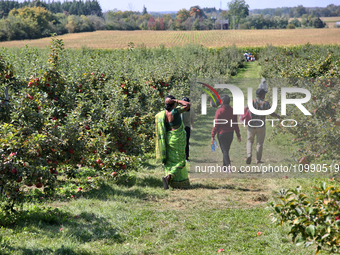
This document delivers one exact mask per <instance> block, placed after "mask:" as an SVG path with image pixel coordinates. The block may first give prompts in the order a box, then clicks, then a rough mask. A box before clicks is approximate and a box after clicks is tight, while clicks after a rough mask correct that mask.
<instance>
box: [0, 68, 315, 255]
mask: <svg viewBox="0 0 340 255" xmlns="http://www.w3.org/2000/svg"><path fill="white" fill-rule="evenodd" d="M258 71H259V67H258V66H257V64H256V63H247V65H246V67H245V68H244V70H241V71H240V73H239V75H238V76H239V77H247V78H254V77H256V76H258ZM241 85H242V84H241ZM247 85H248V84H246V83H244V84H243V85H242V86H243V87H242V88H243V89H244V88H245V87H246V86H247ZM257 85H258V84H257V83H254V84H253V86H254V87H256V86H257ZM210 110H214V109H210ZM200 118H202V119H198V120H197V121H201V122H202V124H201V125H199V126H197V125H196V127H195V129H194V131H195V132H197V134H199V133H200V132H201V133H202V134H203V133H204V131H205V129H207V130H210V129H211V127H210V124H209V123H211V122H210V120H209V119H208V118H207V119H204V118H203V117H200ZM241 132H242V137H243V141H242V143H238V142H237V141H236V140H234V142H233V144H232V154H231V158H232V160H233V162H235V163H237V164H241V163H242V162H243V161H244V157H245V131H244V130H242V131H241ZM268 133H270V132H268ZM199 137H201V139H197V138H199ZM281 139H282V141H280V140H279V141H278V140H273V141H270V142H267V141H266V145H265V151H264V155H265V157H264V159H265V160H267V161H270V162H271V161H273V160H277V161H280V162H282V161H284V160H285V159H286V157H288V156H287V155H289V152H287V153H285V152H284V150H283V149H282V148H281V146H282V145H281V144H282V143H283V142H284V141H285V139H286V138H284V137H282V138H281ZM205 147H208V149H209V135H207V136H200V135H196V136H195V135H194V136H193V139H192V144H191V149H192V151H191V153H192V157H193V158H195V157H196V158H197V157H198V156H199V157H202V158H204V159H209V160H211V158H213V157H214V160H216V161H221V159H222V156H221V153H220V152H219V151H216V152H215V153H214V154H213V153H211V152H210V153H206V154H204V153H203V150H204V148H205ZM270 155H273V156H270ZM134 174H135V176H136V182H135V183H134V185H132V186H129V185H120V186H118V185H115V184H107V185H104V186H102V187H100V188H98V189H97V190H92V191H88V192H86V191H84V192H83V195H82V196H81V197H80V198H79V199H70V200H69V201H55V202H53V203H48V204H46V206H52V207H55V208H59V210H60V211H59V212H49V213H46V211H44V210H43V209H39V208H41V206H42V205H44V203H43V202H41V203H40V205H39V203H38V202H37V204H38V205H39V207H37V209H34V210H32V211H31V212H30V214H29V215H27V217H26V218H23V220H22V222H20V224H19V225H18V226H15V227H10V228H1V229H0V254H195V255H196V254H216V253H217V251H218V250H219V249H223V253H222V254H246V255H248V254H294V255H295V254H311V253H312V252H313V248H314V247H309V248H301V247H296V246H295V245H293V244H292V243H291V242H290V238H289V237H287V233H288V232H289V231H288V228H287V227H283V228H276V227H275V226H274V225H273V224H271V222H270V217H269V214H270V210H268V209H266V207H267V202H268V201H270V200H272V199H273V195H274V194H275V192H276V191H278V190H280V189H281V188H282V187H285V188H289V187H296V186H297V185H302V186H303V187H305V188H306V189H307V190H308V189H310V187H311V186H313V185H317V184H318V183H319V181H317V180H312V181H311V180H303V179H284V180H283V179H252V178H248V179H227V178H218V179H217V178H216V179H211V178H210V179H192V180H191V183H192V185H191V188H190V189H188V190H172V189H170V190H163V188H162V182H161V176H162V175H163V169H162V167H160V166H158V165H155V164H154V162H153V160H150V161H149V162H148V163H145V165H144V167H143V168H142V169H140V170H139V171H138V172H135V173H134ZM31 207H33V205H31ZM258 232H261V233H262V234H260V235H259V236H258V235H257V233H258Z"/></svg>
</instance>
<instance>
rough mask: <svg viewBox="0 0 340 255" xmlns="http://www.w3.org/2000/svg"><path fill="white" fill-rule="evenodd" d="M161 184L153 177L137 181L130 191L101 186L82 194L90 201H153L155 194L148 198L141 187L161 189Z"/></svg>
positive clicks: (147, 194)
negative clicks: (118, 198) (124, 198)
mask: <svg viewBox="0 0 340 255" xmlns="http://www.w3.org/2000/svg"><path fill="white" fill-rule="evenodd" d="M162 186H163V182H161V181H160V180H157V178H154V177H148V178H145V179H142V180H137V181H136V184H134V185H133V186H130V187H131V188H130V189H120V188H117V189H115V188H114V187H112V186H110V185H107V184H102V185H101V186H100V187H99V188H98V189H93V190H90V191H87V192H84V193H83V197H85V198H90V199H98V200H103V201H106V200H109V199H112V198H113V197H129V198H135V199H140V200H144V201H145V200H150V201H151V200H154V198H155V197H157V194H152V196H150V195H151V194H150V192H148V191H144V190H143V188H142V187H155V188H157V187H162Z"/></svg>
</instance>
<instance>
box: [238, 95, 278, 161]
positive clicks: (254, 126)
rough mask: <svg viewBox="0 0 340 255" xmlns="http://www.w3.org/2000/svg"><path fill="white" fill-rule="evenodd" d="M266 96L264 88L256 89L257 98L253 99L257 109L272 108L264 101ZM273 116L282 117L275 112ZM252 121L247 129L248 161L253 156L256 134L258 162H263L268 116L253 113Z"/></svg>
mask: <svg viewBox="0 0 340 255" xmlns="http://www.w3.org/2000/svg"><path fill="white" fill-rule="evenodd" d="M265 96H266V91H265V90H264V89H258V90H256V99H254V100H253V106H254V108H255V109H257V110H268V109H270V108H271V106H270V104H269V103H268V102H266V101H264V98H265ZM247 109H248V105H247V106H246V107H245V110H247ZM270 115H271V116H273V117H276V118H279V119H280V118H281V117H280V116H279V115H278V114H276V113H275V112H274V113H272V114H270ZM251 119H252V120H251V121H249V124H250V123H251V124H250V125H248V129H247V160H246V163H247V164H250V163H251V157H252V149H253V143H254V139H255V136H256V163H257V164H259V163H263V161H261V159H262V151H263V143H264V138H265V136H266V116H265V115H255V114H254V113H251Z"/></svg>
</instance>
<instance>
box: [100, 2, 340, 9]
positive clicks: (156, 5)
mask: <svg viewBox="0 0 340 255" xmlns="http://www.w3.org/2000/svg"><path fill="white" fill-rule="evenodd" d="M229 1H230V0H227V1H226V0H225V1H218V0H172V1H163V0H119V1H118V0H114V1H112V0H99V3H100V6H101V7H102V9H103V11H108V10H113V9H115V8H117V9H118V10H121V11H125V10H133V11H140V12H142V10H143V5H145V7H146V8H147V11H148V12H151V11H152V12H155V11H178V10H180V9H183V8H185V9H190V7H191V6H194V5H199V6H200V7H201V8H204V7H216V9H219V8H220V6H221V5H222V9H227V3H228V2H229ZM246 3H247V4H248V5H249V8H250V9H264V8H276V7H294V6H298V5H303V6H305V7H326V6H327V5H329V4H335V5H339V4H340V0H322V1H321V0H285V1H282V0H280V1H278V0H261V1H259V0H246Z"/></svg>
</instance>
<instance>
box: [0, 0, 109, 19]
mask: <svg viewBox="0 0 340 255" xmlns="http://www.w3.org/2000/svg"><path fill="white" fill-rule="evenodd" d="M24 7H43V8H45V9H46V10H48V11H50V12H51V13H54V14H56V13H63V12H65V13H67V14H69V15H78V16H80V15H85V16H87V15H96V16H99V17H102V16H103V13H102V8H101V6H100V4H99V3H98V1H97V0H86V1H81V0H79V1H76V0H73V1H71V2H68V1H64V2H59V1H56V2H55V1H54V0H52V2H51V1H50V0H48V2H47V3H46V2H42V1H40V0H33V1H31V0H28V1H27V0H25V1H24V2H22V3H19V2H18V1H8V0H0V18H3V17H7V16H8V15H9V13H10V11H11V10H13V9H19V8H24Z"/></svg>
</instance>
